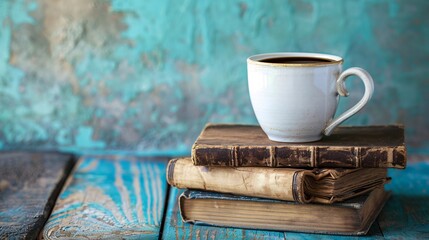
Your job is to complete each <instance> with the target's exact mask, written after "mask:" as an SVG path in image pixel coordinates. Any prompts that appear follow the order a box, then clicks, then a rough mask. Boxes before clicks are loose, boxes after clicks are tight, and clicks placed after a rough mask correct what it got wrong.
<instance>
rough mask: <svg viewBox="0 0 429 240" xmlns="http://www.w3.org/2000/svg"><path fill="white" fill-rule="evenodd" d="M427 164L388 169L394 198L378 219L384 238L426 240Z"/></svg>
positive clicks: (428, 222)
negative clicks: (402, 169) (391, 179)
mask: <svg viewBox="0 0 429 240" xmlns="http://www.w3.org/2000/svg"><path fill="white" fill-rule="evenodd" d="M428 172H429V162H420V163H415V164H410V165H409V166H408V167H407V169H406V170H405V171H399V170H391V171H390V175H391V176H392V178H393V181H392V183H391V184H390V186H389V185H388V186H387V187H389V188H391V189H392V190H393V195H392V197H391V199H390V201H389V202H388V203H387V204H386V207H385V209H384V211H383V212H382V213H381V214H380V216H379V223H380V228H381V230H382V232H383V234H384V237H385V238H387V239H429V175H428Z"/></svg>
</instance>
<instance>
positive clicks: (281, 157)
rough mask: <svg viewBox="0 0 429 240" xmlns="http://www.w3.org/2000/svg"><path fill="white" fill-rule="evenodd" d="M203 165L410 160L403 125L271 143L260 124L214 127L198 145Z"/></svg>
mask: <svg viewBox="0 0 429 240" xmlns="http://www.w3.org/2000/svg"><path fill="white" fill-rule="evenodd" d="M191 157H192V161H193V162H194V164H195V165H202V166H234V167H239V166H242V167H260V166H263V167H297V168H303V167H324V168H357V167H367V168H374V167H381V168H386V167H391V168H404V167H405V165H406V162H407V157H406V147H405V143H404V128H403V126H393V125H391V126H365V127H338V128H337V129H336V130H335V131H334V133H333V134H332V135H331V136H325V137H324V138H323V139H322V140H320V141H316V142H310V143H280V142H273V141H270V140H269V139H268V137H267V136H266V135H265V133H264V132H263V131H262V129H261V128H260V127H259V126H254V125H238V124H208V125H206V127H205V128H204V130H203V131H202V133H201V134H200V136H199V137H198V139H197V140H196V142H195V143H194V145H193V147H192V156H191Z"/></svg>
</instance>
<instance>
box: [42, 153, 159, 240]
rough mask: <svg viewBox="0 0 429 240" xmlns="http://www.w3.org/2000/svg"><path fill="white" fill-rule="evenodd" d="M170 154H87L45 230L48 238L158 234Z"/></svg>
mask: <svg viewBox="0 0 429 240" xmlns="http://www.w3.org/2000/svg"><path fill="white" fill-rule="evenodd" d="M166 161H167V159H161V160H159V159H157V160H155V159H137V158H132V157H127V158H121V157H109V158H107V157H83V158H81V159H80V160H79V162H78V164H77V166H76V168H75V170H74V171H73V174H72V175H71V176H70V178H69V179H68V180H67V184H66V186H65V188H64V190H63V191H62V193H61V194H60V197H59V198H58V200H57V203H56V205H55V208H54V210H53V213H52V215H51V217H50V218H49V220H48V222H47V224H46V225H45V227H44V229H43V236H44V238H45V239H82V238H90V239H118V238H121V239H142V238H145V239H156V238H158V235H159V231H160V227H161V222H162V217H163V209H164V203H165V200H166V193H167V184H166V182H165V167H166Z"/></svg>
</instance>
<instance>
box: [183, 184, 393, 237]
mask: <svg viewBox="0 0 429 240" xmlns="http://www.w3.org/2000/svg"><path fill="white" fill-rule="evenodd" d="M389 196H390V193H389V192H385V191H384V189H383V188H377V189H374V190H373V191H371V192H370V193H369V194H367V195H362V196H359V197H356V198H353V199H350V200H348V201H346V202H342V203H334V204H330V205H328V204H317V203H315V204H299V203H296V202H287V201H278V200H270V199H263V198H252V197H243V196H235V195H229V194H220V193H214V192H205V191H189V190H188V191H185V192H184V193H183V194H182V195H181V196H180V197H179V208H180V214H181V217H182V220H183V221H184V222H188V223H194V224H203V225H214V226H222V227H238V228H249V229H264V230H276V231H296V232H310V233H325V234H340V235H364V234H366V233H367V232H368V230H369V228H370V227H371V225H372V223H373V222H374V220H375V219H376V218H377V216H378V214H379V213H380V211H381V209H382V208H383V206H384V204H385V203H386V201H387V200H388V198H389Z"/></svg>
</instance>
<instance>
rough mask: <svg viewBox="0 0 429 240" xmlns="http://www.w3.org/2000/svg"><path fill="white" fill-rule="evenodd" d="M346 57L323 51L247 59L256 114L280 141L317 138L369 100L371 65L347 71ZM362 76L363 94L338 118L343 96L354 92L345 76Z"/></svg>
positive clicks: (269, 132)
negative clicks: (347, 87)
mask: <svg viewBox="0 0 429 240" xmlns="http://www.w3.org/2000/svg"><path fill="white" fill-rule="evenodd" d="M342 63H343V59H342V58H341V57H337V56H333V55H328V54H319V53H294V52H285V53H266V54H259V55H255V56H251V57H249V58H248V59H247V71H248V83H249V93H250V99H251V102H252V106H253V110H254V112H255V115H256V118H257V120H258V122H259V124H260V125H261V127H262V129H263V130H264V132H265V133H266V134H267V135H268V138H269V139H270V140H272V141H276V142H312V141H317V140H320V139H321V138H322V136H323V134H324V135H327V136H328V135H330V134H331V133H332V130H334V128H335V127H337V126H338V125H339V124H340V123H342V122H343V121H344V120H346V119H348V118H349V117H351V116H352V115H354V114H355V113H357V112H358V111H359V110H361V109H362V107H363V106H365V104H366V103H367V102H368V101H369V99H370V98H371V96H372V93H373V91H374V83H373V80H372V78H371V76H370V75H369V73H368V72H367V71H365V70H364V69H361V68H356V67H353V68H349V69H347V70H345V71H342ZM350 75H356V76H358V77H359V78H360V79H361V80H362V81H363V83H364V85H365V93H364V95H363V97H362V99H361V100H360V101H359V102H358V103H357V104H356V105H355V106H353V107H352V108H350V109H349V110H347V111H346V112H344V113H343V114H341V115H340V116H339V117H337V118H336V119H333V117H334V114H335V111H336V109H337V106H338V100H339V96H338V95H341V96H348V92H347V90H346V89H345V86H344V81H345V79H346V78H347V77H348V76H350Z"/></svg>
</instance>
